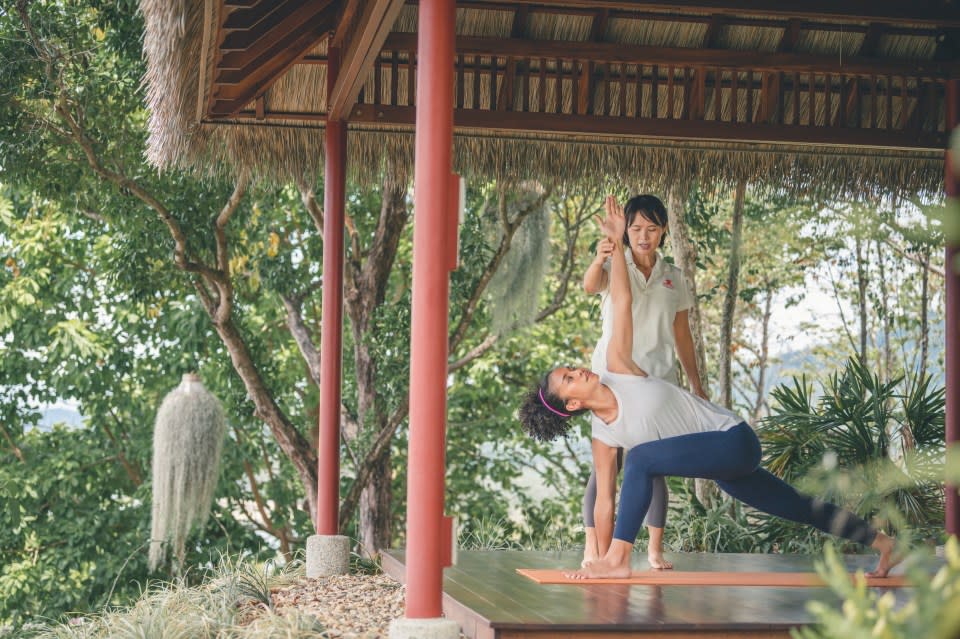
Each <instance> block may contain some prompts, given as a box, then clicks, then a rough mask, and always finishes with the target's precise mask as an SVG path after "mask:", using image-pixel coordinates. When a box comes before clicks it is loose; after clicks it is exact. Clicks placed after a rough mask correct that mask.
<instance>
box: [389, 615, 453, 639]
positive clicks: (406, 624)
mask: <svg viewBox="0 0 960 639" xmlns="http://www.w3.org/2000/svg"><path fill="white" fill-rule="evenodd" d="M459 638H460V624H458V623H457V622H456V621H454V620H453V619H407V618H406V617H404V618H403V619H394V620H393V621H391V622H390V639H459Z"/></svg>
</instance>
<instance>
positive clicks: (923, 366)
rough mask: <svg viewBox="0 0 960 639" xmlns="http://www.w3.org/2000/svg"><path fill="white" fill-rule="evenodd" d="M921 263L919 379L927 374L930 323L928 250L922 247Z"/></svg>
mask: <svg viewBox="0 0 960 639" xmlns="http://www.w3.org/2000/svg"><path fill="white" fill-rule="evenodd" d="M921 259H922V260H923V263H922V265H921V267H920V277H921V280H920V379H923V378H924V377H925V376H926V374H927V352H928V350H929V348H930V323H929V320H928V318H927V312H928V307H929V306H930V249H929V247H926V246H924V247H923V253H922V254H921Z"/></svg>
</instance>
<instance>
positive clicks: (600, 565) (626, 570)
mask: <svg viewBox="0 0 960 639" xmlns="http://www.w3.org/2000/svg"><path fill="white" fill-rule="evenodd" d="M631 572H632V571H631V570H630V561H629V559H628V560H627V562H626V563H625V564H616V563H613V562H612V561H610V560H609V559H607V558H603V559H597V560H596V561H590V562H587V563H586V565H584V566H583V568H581V569H580V570H577V571H576V572H565V573H563V576H564V577H566V578H567V579H618V578H623V577H629V576H630V575H631Z"/></svg>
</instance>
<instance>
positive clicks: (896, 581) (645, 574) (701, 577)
mask: <svg viewBox="0 0 960 639" xmlns="http://www.w3.org/2000/svg"><path fill="white" fill-rule="evenodd" d="M517 572H518V573H520V574H521V575H523V576H524V577H527V578H528V579H532V580H534V581H535V582H537V583H538V584H636V585H640V586H780V587H810V586H825V585H826V584H825V583H824V581H823V580H822V579H821V578H820V577H819V576H818V575H817V573H815V572H696V571H686V570H645V571H641V572H634V573H633V574H632V575H631V576H630V577H623V578H618V579H568V578H567V577H564V576H563V573H564V572H569V571H567V570H533V569H529V568H517ZM850 578H851V579H853V575H851V576H850ZM866 579H867V585H868V586H871V587H877V588H902V587H904V586H909V585H910V583H909V582H908V581H907V578H906V577H905V576H903V575H893V576H887V577H867V578H866Z"/></svg>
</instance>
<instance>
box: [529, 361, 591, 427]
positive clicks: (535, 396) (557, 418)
mask: <svg viewBox="0 0 960 639" xmlns="http://www.w3.org/2000/svg"><path fill="white" fill-rule="evenodd" d="M551 372H553V371H551ZM549 379H550V373H547V374H546V375H544V376H543V377H542V378H541V379H540V381H539V382H538V383H537V384H536V386H534V387H533V388H532V389H530V390H529V391H528V392H527V394H526V396H525V397H524V398H523V403H522V404H520V409H519V410H518V411H517V415H518V417H519V418H520V425H521V426H522V427H523V430H524V432H525V433H527V434H528V435H530V436H531V437H533V438H534V439H536V440H538V441H542V442H549V441H553V440H554V439H556V438H558V437H563V436H565V435H566V434H567V431H569V430H570V427H571V426H572V425H573V424H572V423H571V422H570V418H571V417H576V416H577V415H582V414H584V413H585V412H587V409H586V408H581V409H580V410H575V411H568V410H567V408H566V406H565V405H564V401H563V400H562V399H561V398H560V397H559V396H558V395H556V394H555V393H552V392H550V390H549V388H548V386H549V385H548V381H549ZM551 408H552V409H553V410H551ZM560 413H564V414H566V415H567V416H566V417H564V416H563V415H562V414H560Z"/></svg>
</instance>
